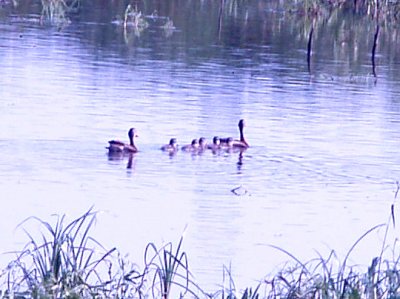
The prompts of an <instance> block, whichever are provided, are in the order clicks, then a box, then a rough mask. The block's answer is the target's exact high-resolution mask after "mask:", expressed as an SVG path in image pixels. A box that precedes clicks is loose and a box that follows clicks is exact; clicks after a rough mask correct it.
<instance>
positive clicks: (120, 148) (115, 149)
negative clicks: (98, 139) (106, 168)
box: [107, 128, 138, 154]
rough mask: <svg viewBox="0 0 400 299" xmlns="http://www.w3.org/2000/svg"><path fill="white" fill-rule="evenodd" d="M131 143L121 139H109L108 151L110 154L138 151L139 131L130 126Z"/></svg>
mask: <svg viewBox="0 0 400 299" xmlns="http://www.w3.org/2000/svg"><path fill="white" fill-rule="evenodd" d="M128 137H129V144H127V143H124V142H122V141H119V140H110V141H108V144H109V146H108V147H107V149H108V152H109V153H110V154H117V153H118V154H119V153H136V152H137V151H138V149H137V147H136V146H135V141H134V139H135V137H138V134H137V131H136V129H135V128H130V129H129V131H128Z"/></svg>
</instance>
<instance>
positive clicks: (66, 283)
mask: <svg viewBox="0 0 400 299" xmlns="http://www.w3.org/2000/svg"><path fill="white" fill-rule="evenodd" d="M95 216H96V213H95V212H93V211H92V209H90V210H89V211H88V212H86V213H85V214H83V215H82V216H81V217H79V218H77V219H75V220H73V221H72V222H70V223H66V222H65V216H61V217H57V220H56V222H55V224H53V225H52V224H50V223H49V222H45V221H43V220H41V219H39V218H37V217H30V218H28V219H27V220H25V221H24V222H23V223H22V224H21V226H22V225H24V224H26V223H27V222H29V221H36V222H38V223H39V225H40V228H41V229H43V230H44V231H43V232H42V233H41V234H40V236H39V237H35V236H33V235H32V234H31V233H30V232H29V231H27V230H25V229H24V231H25V233H26V235H27V236H28V238H29V242H28V243H27V244H26V246H25V247H24V249H23V250H22V251H21V252H17V258H16V259H15V260H14V261H12V262H11V263H10V264H9V266H8V268H7V269H6V271H5V272H6V273H3V275H6V277H7V279H6V286H7V287H6V293H7V294H14V295H15V294H20V295H21V294H24V296H23V297H24V298H25V296H26V295H28V296H27V297H31V298H81V297H85V298H86V297H93V296H99V295H100V294H107V292H111V290H112V287H113V286H114V285H115V282H116V279H115V277H114V278H113V279H112V282H113V283H110V280H109V277H110V276H111V275H112V274H111V267H112V262H113V259H112V254H113V253H115V252H116V249H115V248H113V249H111V250H108V251H107V250H105V249H104V248H103V246H101V244H100V243H99V242H97V241H96V240H95V239H93V238H92V237H91V236H90V235H89V232H90V230H91V228H92V226H93V224H94V222H95ZM100 252H103V253H100ZM107 273H108V276H106V274H107ZM110 286H111V288H110Z"/></svg>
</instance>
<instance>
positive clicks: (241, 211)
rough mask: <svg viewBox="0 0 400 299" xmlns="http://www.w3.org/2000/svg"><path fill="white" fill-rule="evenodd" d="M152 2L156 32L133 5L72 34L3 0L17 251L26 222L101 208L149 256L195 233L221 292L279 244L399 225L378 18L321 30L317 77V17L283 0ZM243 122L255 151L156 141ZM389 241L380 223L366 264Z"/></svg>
mask: <svg viewBox="0 0 400 299" xmlns="http://www.w3.org/2000/svg"><path fill="white" fill-rule="evenodd" d="M229 2H230V1H227V3H228V4H229ZM28 3H29V2H28ZM149 3H150V5H149V6H146V7H145V8H143V12H144V14H145V15H150V14H152V13H153V12H154V11H157V13H158V17H157V18H153V19H151V18H148V21H149V27H148V28H146V29H145V30H143V31H142V32H140V31H135V30H133V28H129V27H128V28H127V30H124V29H123V27H121V26H118V24H114V23H113V22H112V20H113V19H114V18H115V17H116V16H117V15H118V14H120V15H122V14H123V11H124V7H123V6H121V5H120V6H118V5H115V6H113V7H104V6H105V5H103V6H101V5H100V4H99V7H94V8H93V9H88V8H86V9H85V10H84V11H83V13H82V15H80V16H72V17H71V21H70V23H69V24H68V25H66V26H62V27H60V26H55V25H49V24H45V25H43V24H40V22H39V18H40V15H39V13H40V8H39V7H37V6H36V5H34V4H32V5H26V6H22V7H18V8H13V9H10V10H7V7H5V8H4V7H3V8H1V9H2V10H3V12H2V14H1V17H0V32H1V38H0V99H1V101H0V111H1V118H0V128H1V130H0V150H1V152H2V154H1V155H0V193H1V198H2V209H0V224H1V232H0V244H2V246H1V250H2V252H6V251H10V250H15V249H21V248H22V246H23V245H24V244H25V243H26V240H27V238H26V237H25V236H24V234H23V232H22V231H21V230H18V229H15V228H16V227H17V225H18V224H19V223H21V222H22V221H23V220H24V219H25V218H27V217H29V216H38V217H40V218H42V219H45V220H49V221H50V220H51V219H52V218H51V215H52V214H66V215H67V216H68V219H70V220H72V219H74V218H76V217H78V216H79V215H81V214H82V213H84V212H85V211H87V210H88V209H89V208H90V207H92V206H93V207H94V209H95V210H98V211H101V213H100V214H99V216H98V222H97V224H96V227H95V229H94V231H93V234H94V236H95V238H96V239H97V240H98V241H99V242H100V243H102V244H103V245H104V246H105V247H108V248H111V247H113V246H116V247H118V248H119V249H120V250H121V252H123V253H129V255H130V257H131V258H132V260H134V261H137V263H138V264H141V263H142V260H143V253H144V248H145V246H146V244H147V243H148V242H154V243H155V244H159V245H161V244H162V242H168V241H172V242H173V243H174V244H177V242H178V240H179V238H180V236H181V235H182V233H183V231H184V230H185V227H187V229H186V231H185V236H184V243H183V246H184V250H185V251H186V252H187V254H188V260H189V265H190V268H191V270H192V272H193V274H194V275H195V277H196V281H197V282H198V283H199V284H200V285H201V286H203V287H204V288H206V289H210V290H215V289H216V288H217V285H219V284H221V283H222V268H223V265H225V266H228V267H229V265H230V267H231V270H232V274H233V276H234V279H235V281H237V283H238V285H239V286H241V285H247V284H251V285H255V282H256V281H257V280H258V279H261V278H262V277H264V275H266V274H268V273H271V272H273V271H274V269H275V268H276V267H278V269H279V265H280V264H281V263H282V262H284V261H286V260H288V259H289V257H288V256H285V255H284V254H283V253H281V252H279V251H278V250H276V249H274V248H272V247H270V246H269V245H275V246H278V247H280V248H283V249H285V250H287V251H289V252H291V253H293V254H294V255H295V256H296V257H298V258H299V259H305V260H307V259H310V258H313V257H315V256H316V254H315V251H319V252H321V253H322V254H325V253H326V252H329V250H331V249H334V250H336V251H337V252H338V253H339V254H343V255H344V254H345V253H347V251H348V250H349V248H350V247H351V246H352V245H353V244H354V242H355V241H356V240H357V238H359V237H360V236H361V235H362V234H363V233H365V232H366V231H367V230H368V229H369V228H371V227H373V226H374V225H376V224H379V223H384V222H386V221H387V219H388V217H389V215H390V205H391V204H392V203H393V201H394V194H395V191H396V181H397V180H399V178H400V155H399V148H400V100H399V99H400V84H399V83H400V76H399V74H400V60H399V55H398V54H400V53H399V50H398V49H399V47H398V46H399V45H398V42H397V39H396V36H398V34H397V35H395V34H394V33H393V34H392V35H390V34H389V33H388V32H386V31H385V30H384V29H382V31H381V35H380V43H379V47H378V51H377V52H378V53H377V54H378V56H377V59H378V60H377V62H378V65H377V77H376V78H375V77H374V76H372V74H371V72H372V71H371V56H370V55H371V52H370V50H371V47H372V40H373V34H374V24H373V21H372V20H365V18H362V17H360V16H353V15H346V16H336V19H335V18H334V17H332V18H334V19H332V18H331V19H330V20H331V21H332V20H333V21H332V22H337V26H333V25H332V24H331V23H329V25H331V27H329V25H327V24H326V23H323V22H322V23H323V24H325V25H321V24H319V25H318V26H319V27H316V30H315V32H314V38H315V39H314V41H313V56H312V59H311V72H309V71H308V67H307V59H306V54H307V38H308V32H309V31H307V30H309V26H308V25H307V21H305V22H303V21H302V19H301V18H297V17H295V16H292V15H287V14H286V13H285V12H283V11H282V10H280V9H277V7H276V6H274V5H272V4H269V5H267V4H268V1H248V2H247V4H246V5H244V4H243V5H238V4H237V3H236V6H235V7H231V6H229V5H228V4H227V7H225V10H224V12H223V14H222V16H221V18H219V3H215V1H211V0H210V1H200V2H199V3H197V2H196V3H191V2H190V1H189V2H188V3H187V5H182V3H181V2H180V1H165V2H162V1H161V2H160V3H158V2H157V1H153V2H151V1H149ZM174 4H175V5H174ZM109 5H110V4H109ZM166 17H168V18H169V19H170V20H172V21H173V22H174V27H175V28H169V29H166V28H164V27H162V25H163V24H164V22H165V20H167V19H166ZM340 20H345V21H346V22H345V21H343V23H344V24H343V23H340ZM394 32H397V31H394ZM239 119H245V120H246V123H247V126H246V128H245V135H246V139H247V140H248V142H249V143H250V145H251V147H250V148H249V149H248V150H246V151H245V152H243V154H242V155H240V154H239V153H227V152H219V153H216V154H215V153H212V152H210V151H209V152H205V153H203V154H202V155H192V154H190V153H185V152H178V153H177V154H176V155H174V156H170V155H168V154H166V153H163V152H161V151H160V149H159V148H160V146H161V145H163V144H165V143H167V142H168V140H169V139H170V138H172V137H176V138H177V139H178V141H179V143H180V144H182V145H183V144H186V143H189V142H190V141H191V140H192V139H193V138H199V137H201V136H205V137H207V139H208V140H209V141H211V139H212V137H213V136H214V135H219V136H233V137H236V136H238V134H239V133H238V128H237V123H238V121H239ZM130 127H135V128H136V129H137V130H138V132H139V137H138V138H137V140H136V145H137V146H138V148H139V149H140V152H139V153H137V154H135V155H134V156H133V157H132V159H131V160H129V159H128V158H127V157H125V158H120V159H112V158H110V157H109V156H108V155H107V150H106V149H105V147H106V146H107V141H108V140H110V139H122V140H127V139H128V136H127V131H128V129H129V128H130ZM128 166H129V167H128ZM235 188H238V189H237V190H238V194H235V193H234V192H232V190H233V189H235ZM381 241H382V232H380V233H373V234H371V236H369V237H368V238H367V239H366V240H364V241H363V242H362V243H361V244H360V245H359V246H358V247H357V248H356V251H355V252H354V254H353V255H352V256H351V259H352V261H354V262H355V263H361V264H363V263H364V264H368V263H369V262H370V260H371V259H372V257H374V256H376V255H377V254H378V252H379V249H380V245H381V244H382V243H381ZM9 260H10V257H9V256H7V255H6V256H2V257H1V261H2V263H3V264H2V266H3V265H5V264H6V262H7V261H9Z"/></svg>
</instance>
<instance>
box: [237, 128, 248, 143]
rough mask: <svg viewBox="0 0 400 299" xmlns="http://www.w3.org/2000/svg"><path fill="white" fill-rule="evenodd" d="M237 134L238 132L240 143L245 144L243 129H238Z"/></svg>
mask: <svg viewBox="0 0 400 299" xmlns="http://www.w3.org/2000/svg"><path fill="white" fill-rule="evenodd" d="M239 132H240V141H242V142H246V140H245V139H244V134H243V128H240V129H239Z"/></svg>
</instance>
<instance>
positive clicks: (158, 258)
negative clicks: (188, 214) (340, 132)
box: [0, 191, 400, 299]
mask: <svg viewBox="0 0 400 299" xmlns="http://www.w3.org/2000/svg"><path fill="white" fill-rule="evenodd" d="M397 193H398V191H396V197H397ZM95 221H96V212H94V211H93V210H92V209H89V211H87V212H86V213H84V214H83V215H82V216H80V217H79V218H77V219H75V220H73V221H71V222H66V219H65V216H61V217H60V216H58V217H57V218H56V221H55V222H54V223H50V222H46V221H43V220H41V219H39V218H37V217H30V218H28V219H27V220H25V221H24V222H23V223H22V224H21V225H20V227H22V228H24V227H25V226H26V225H27V224H28V223H32V222H34V223H37V224H39V228H40V233H39V235H34V234H33V233H32V232H30V231H28V230H25V229H24V231H25V233H26V235H27V237H28V243H27V244H26V245H25V247H24V248H23V249H22V250H21V251H19V252H17V253H16V258H15V259H14V260H13V261H12V262H11V263H9V265H8V267H7V268H6V269H4V270H3V271H2V272H1V273H0V279H1V281H2V282H3V284H2V285H1V287H0V289H2V292H0V298H21V299H22V298H99V299H101V298H162V299H168V298H221V299H260V298H288V299H289V298H290V299H293V298H346V299H347V298H349V299H350V298H367V299H369V298H371V299H375V298H400V267H399V265H400V248H399V246H398V242H397V239H395V242H394V243H393V244H392V245H388V243H387V239H388V235H389V231H390V229H391V228H395V215H394V204H393V205H392V206H391V213H390V217H389V220H388V222H387V223H386V224H379V225H376V226H374V227H372V228H371V229H369V230H368V231H367V232H365V233H364V234H363V235H362V236H361V237H360V238H358V239H357V240H356V242H354V244H353V245H352V246H351V247H350V249H349V250H348V252H347V253H346V254H345V256H344V259H343V260H341V259H340V258H339V257H338V255H337V254H336V253H335V251H333V250H332V251H331V252H330V253H329V255H328V256H327V257H323V256H322V255H321V254H319V253H317V257H316V258H313V259H311V260H309V261H306V262H302V261H300V260H299V259H298V258H296V257H295V255H293V254H291V253H289V252H287V251H286V250H284V249H281V248H278V247H276V246H272V247H273V248H275V249H277V250H279V251H281V252H283V253H284V254H286V255H287V256H289V257H290V262H288V263H287V264H285V265H284V266H283V267H281V269H280V270H279V271H277V273H273V274H271V275H267V276H266V277H265V278H263V279H260V281H258V282H256V285H255V286H252V287H245V288H244V289H241V290H240V289H237V287H236V285H235V282H234V279H233V277H232V274H231V270H230V268H229V269H228V268H227V267H224V268H223V283H222V286H221V287H219V290H217V291H216V292H214V293H207V292H205V291H204V290H203V289H202V288H201V287H200V286H199V285H198V284H197V283H196V282H195V279H194V277H193V275H192V273H191V272H190V271H189V262H188V260H189V259H188V256H187V254H186V252H185V251H184V250H183V249H182V245H183V235H182V236H181V238H180V239H179V242H178V244H177V246H174V245H173V244H172V243H171V242H169V243H166V244H164V245H162V246H161V247H158V246H156V245H155V244H154V243H149V244H148V245H147V246H146V248H145V251H144V267H143V270H142V271H141V270H140V269H139V267H138V266H137V265H136V264H135V263H133V262H131V261H129V259H128V257H127V256H121V254H120V253H119V252H118V251H117V250H116V249H115V248H112V249H111V250H106V249H105V248H104V247H103V246H102V245H101V244H100V243H99V242H98V241H96V240H95V239H93V238H92V237H91V236H90V232H91V229H92V227H93V225H94V223H95ZM382 228H383V229H385V231H384V238H383V243H382V247H381V250H380V252H379V253H378V255H377V256H375V257H373V258H372V260H371V263H370V265H369V266H368V267H367V269H363V267H360V266H353V265H349V258H350V256H351V254H352V253H353V252H354V249H355V248H357V247H358V246H359V244H360V242H361V241H363V240H364V239H365V238H366V237H367V236H369V235H370V234H371V233H372V232H374V231H376V230H378V229H382Z"/></svg>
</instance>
